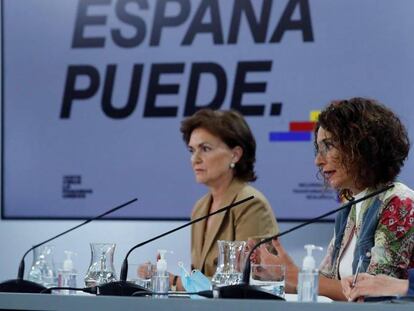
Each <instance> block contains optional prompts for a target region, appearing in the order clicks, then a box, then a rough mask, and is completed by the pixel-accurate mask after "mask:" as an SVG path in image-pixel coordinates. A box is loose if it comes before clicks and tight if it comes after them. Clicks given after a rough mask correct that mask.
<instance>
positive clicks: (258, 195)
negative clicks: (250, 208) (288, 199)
mask: <svg viewBox="0 0 414 311" xmlns="http://www.w3.org/2000/svg"><path fill="white" fill-rule="evenodd" d="M242 195H243V196H246V197H247V196H251V195H252V196H254V198H255V199H256V200H259V201H262V202H264V203H266V204H268V203H269V202H268V201H267V199H266V197H265V195H264V194H263V193H262V192H261V191H259V190H258V189H256V188H255V187H253V186H252V185H250V184H248V183H245V184H244V185H243V187H242V188H241V189H240V192H239V196H240V198H241V196H242Z"/></svg>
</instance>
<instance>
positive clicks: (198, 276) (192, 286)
mask: <svg viewBox="0 0 414 311" xmlns="http://www.w3.org/2000/svg"><path fill="white" fill-rule="evenodd" d="M178 265H179V267H180V268H181V282H182V284H183V287H184V288H185V290H186V291H187V292H189V293H194V292H201V291H205V290H211V288H212V287H211V281H210V280H209V278H207V277H206V276H205V275H204V274H202V273H201V271H200V270H193V271H191V273H188V271H187V270H186V269H185V268H184V266H183V263H182V262H179V263H178ZM190 297H191V298H195V299H198V298H204V297H201V296H197V295H190Z"/></svg>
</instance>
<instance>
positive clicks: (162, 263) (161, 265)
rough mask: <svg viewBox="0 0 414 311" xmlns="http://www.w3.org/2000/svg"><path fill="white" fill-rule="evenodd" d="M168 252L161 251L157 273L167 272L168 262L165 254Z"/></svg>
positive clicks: (159, 251)
mask: <svg viewBox="0 0 414 311" xmlns="http://www.w3.org/2000/svg"><path fill="white" fill-rule="evenodd" d="M166 252H167V250H165V249H159V250H158V253H159V254H160V259H158V261H157V273H159V272H165V271H167V261H166V260H165V253H166Z"/></svg>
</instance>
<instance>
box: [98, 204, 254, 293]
mask: <svg viewBox="0 0 414 311" xmlns="http://www.w3.org/2000/svg"><path fill="white" fill-rule="evenodd" d="M253 198H254V196H249V197H247V198H245V199H243V200H240V201H237V202H234V203H232V204H230V205H227V206H225V207H223V208H221V209H218V210H217V211H215V212H212V213H209V214H207V215H205V216H202V217H199V218H196V219H194V220H192V221H190V222H188V223H186V224H184V225H182V226H179V227H177V228H175V229H172V230H170V231H167V232H164V233H162V234H160V235H157V236H155V237H153V238H151V239H149V240H146V241H144V242H141V243H139V244H137V245H135V246H133V247H132V248H131V249H130V250H129V251H128V253H127V254H126V256H125V259H124V261H123V263H122V267H121V274H120V278H119V279H120V280H119V281H116V282H110V283H106V284H103V285H98V286H97V288H96V293H97V294H98V295H112V296H132V295H133V294H134V293H135V292H148V293H149V292H151V291H150V290H148V289H147V288H145V287H142V286H139V285H136V284H134V283H131V282H127V281H126V279H127V274H128V256H129V255H130V254H131V252H132V251H133V250H135V249H137V248H138V247H141V246H144V245H145V244H148V243H150V242H152V241H155V240H158V239H160V238H162V237H164V236H166V235H169V234H171V233H173V232H176V231H178V230H181V229H183V228H185V227H188V226H190V225H192V224H195V223H196V222H199V221H202V220H204V219H206V218H208V217H210V216H213V215H215V214H218V213H222V212H225V211H228V210H230V209H231V208H233V207H235V206H237V205H240V204H242V203H244V202H247V201H249V200H251V199H253Z"/></svg>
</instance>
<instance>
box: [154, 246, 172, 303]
mask: <svg viewBox="0 0 414 311" xmlns="http://www.w3.org/2000/svg"><path fill="white" fill-rule="evenodd" d="M166 252H167V251H166V250H165V249H161V250H158V253H159V254H160V259H158V261H157V272H156V273H155V275H154V276H153V278H152V291H153V292H154V297H155V298H168V295H167V294H168V290H169V289H170V276H169V273H168V272H167V261H166V260H165V253H166ZM157 294H158V295H157Z"/></svg>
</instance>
